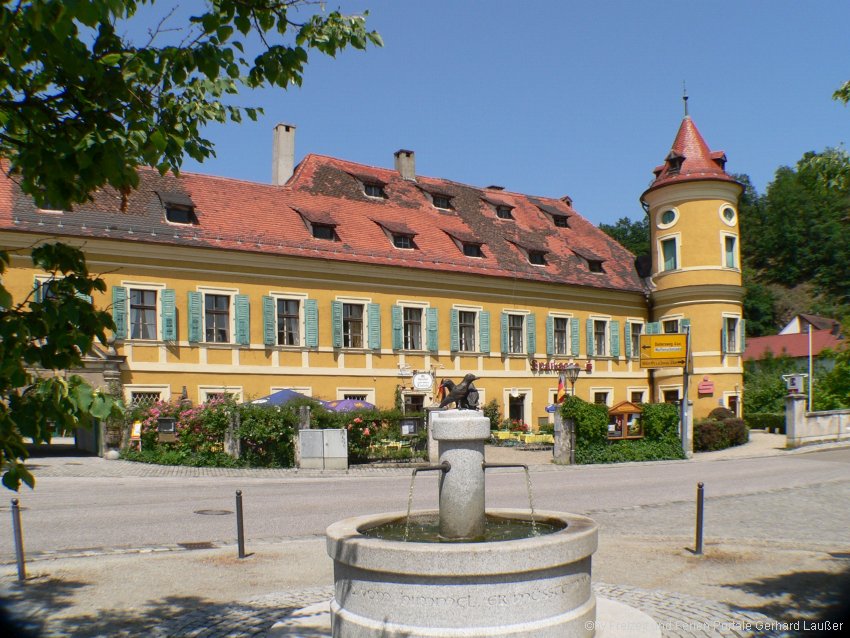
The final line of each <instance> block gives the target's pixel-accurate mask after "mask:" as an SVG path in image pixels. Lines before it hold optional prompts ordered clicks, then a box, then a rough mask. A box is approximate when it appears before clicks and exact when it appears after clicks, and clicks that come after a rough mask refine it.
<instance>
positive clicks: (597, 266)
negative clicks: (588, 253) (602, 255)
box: [587, 259, 605, 272]
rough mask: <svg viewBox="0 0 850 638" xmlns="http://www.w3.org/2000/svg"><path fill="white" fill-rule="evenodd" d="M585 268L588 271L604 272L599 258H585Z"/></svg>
mask: <svg viewBox="0 0 850 638" xmlns="http://www.w3.org/2000/svg"><path fill="white" fill-rule="evenodd" d="M587 269H588V270H589V271H590V272H605V271H604V270H603V269H602V261H601V260H599V259H588V260H587Z"/></svg>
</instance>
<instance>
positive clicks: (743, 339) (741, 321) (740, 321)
mask: <svg viewBox="0 0 850 638" xmlns="http://www.w3.org/2000/svg"><path fill="white" fill-rule="evenodd" d="M744 328H746V320H745V319H738V330H739V331H740V333H741V354H744V350H746V349H747V332H746V330H744Z"/></svg>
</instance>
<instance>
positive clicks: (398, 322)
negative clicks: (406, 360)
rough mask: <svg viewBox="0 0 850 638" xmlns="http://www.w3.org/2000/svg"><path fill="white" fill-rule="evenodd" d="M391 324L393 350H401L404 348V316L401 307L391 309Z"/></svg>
mask: <svg viewBox="0 0 850 638" xmlns="http://www.w3.org/2000/svg"><path fill="white" fill-rule="evenodd" d="M391 315H392V323H393V350H401V349H402V348H403V347H404V336H403V334H402V330H403V327H404V315H403V310H402V307H401V306H393V307H392V309H391Z"/></svg>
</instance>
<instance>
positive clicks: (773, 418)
mask: <svg viewBox="0 0 850 638" xmlns="http://www.w3.org/2000/svg"><path fill="white" fill-rule="evenodd" d="M744 421H746V423H747V427H749V428H750V429H751V430H765V431H767V432H778V433H779V434H785V415H784V414H773V413H772V412H753V413H749V412H748V413H746V414H744Z"/></svg>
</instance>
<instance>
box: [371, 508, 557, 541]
mask: <svg viewBox="0 0 850 638" xmlns="http://www.w3.org/2000/svg"><path fill="white" fill-rule="evenodd" d="M562 529H564V525H562V524H559V523H556V522H554V521H548V520H547V521H538V520H534V519H531V520H526V519H523V518H505V517H502V516H491V515H489V514H488V515H487V516H486V517H485V522H484V537H483V538H478V539H472V540H451V539H445V538H442V537H441V536H440V518H439V516H438V515H437V514H419V515H417V514H413V515H410V514H408V516H406V517H404V518H398V519H396V520H394V521H390V522H389V523H383V524H381V525H376V526H374V527H369V528H364V529H360V530H358V531H359V532H360V533H361V534H363V535H364V536H368V537H371V538H380V539H382V540H390V541H404V542H411V543H455V542H459V543H463V542H485V543H491V542H497V541H511V540H518V539H522V538H533V537H535V536H543V535H545V534H554V533H555V532H558V531H560V530H562Z"/></svg>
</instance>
